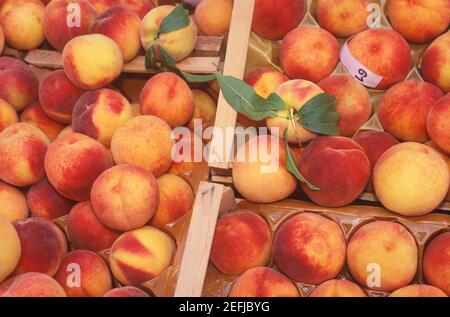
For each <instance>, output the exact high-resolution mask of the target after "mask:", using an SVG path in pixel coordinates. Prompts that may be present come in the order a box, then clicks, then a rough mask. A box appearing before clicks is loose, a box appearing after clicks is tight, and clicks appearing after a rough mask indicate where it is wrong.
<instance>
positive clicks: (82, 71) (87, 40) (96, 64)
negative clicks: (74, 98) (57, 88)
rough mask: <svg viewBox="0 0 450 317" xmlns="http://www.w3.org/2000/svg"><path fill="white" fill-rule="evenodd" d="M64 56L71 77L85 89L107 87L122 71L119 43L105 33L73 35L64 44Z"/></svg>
mask: <svg viewBox="0 0 450 317" xmlns="http://www.w3.org/2000/svg"><path fill="white" fill-rule="evenodd" d="M62 58H63V63H64V71H65V72H66V75H67V77H68V78H69V80H70V81H71V82H72V83H73V84H74V85H75V86H77V87H78V88H81V89H97V88H101V87H103V86H106V85H108V84H110V83H111V82H112V81H113V80H114V79H116V78H117V77H118V76H119V75H120V73H121V72H122V66H123V57H122V52H121V51H120V48H119V46H117V44H116V43H115V42H114V41H113V40H111V39H110V38H109V37H107V36H104V35H102V34H89V35H81V36H77V37H76V38H73V39H72V40H70V41H69V42H68V43H67V44H66V46H65V47H64V50H63V53H62Z"/></svg>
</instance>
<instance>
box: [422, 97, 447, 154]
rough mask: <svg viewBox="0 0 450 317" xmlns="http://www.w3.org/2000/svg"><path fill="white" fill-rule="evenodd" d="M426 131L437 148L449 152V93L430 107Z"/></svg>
mask: <svg viewBox="0 0 450 317" xmlns="http://www.w3.org/2000/svg"><path fill="white" fill-rule="evenodd" d="M427 131H428V134H429V135H430V137H431V139H432V140H433V141H434V142H436V144H437V145H438V146H439V148H440V149H442V150H443V151H444V152H446V153H447V154H450V93H448V94H447V95H445V97H443V98H441V99H439V100H438V101H437V102H436V103H435V104H434V105H433V107H432V108H431V110H430V112H429V114H428V118H427Z"/></svg>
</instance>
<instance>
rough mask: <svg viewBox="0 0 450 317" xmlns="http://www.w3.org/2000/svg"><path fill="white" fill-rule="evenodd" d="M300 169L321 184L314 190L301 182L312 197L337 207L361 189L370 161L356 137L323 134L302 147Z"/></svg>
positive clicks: (366, 177)
mask: <svg viewBox="0 0 450 317" xmlns="http://www.w3.org/2000/svg"><path fill="white" fill-rule="evenodd" d="M299 171H300V173H301V174H302V175H303V176H304V177H305V178H306V179H307V180H308V181H309V182H310V183H312V184H314V185H315V186H316V187H319V188H320V190H318V191H316V190H312V189H310V188H308V186H307V185H306V184H304V183H302V184H301V186H302V189H303V191H304V192H305V193H306V195H308V197H309V198H310V199H311V200H312V201H314V202H315V203H316V204H318V205H321V206H325V207H340V206H345V205H348V204H350V203H351V202H353V201H354V200H355V199H356V198H358V196H359V195H360V194H361V193H362V192H363V191H364V189H365V188H366V185H367V183H368V180H369V176H370V162H369V159H368V158H367V155H366V154H365V153H364V150H363V149H362V148H361V147H360V146H359V145H358V144H357V143H356V142H355V141H353V140H351V139H348V138H344V137H325V136H323V137H319V138H317V139H315V140H313V141H312V142H311V143H310V144H309V145H308V146H307V147H306V148H305V150H304V152H303V154H302V158H301V164H300V166H299Z"/></svg>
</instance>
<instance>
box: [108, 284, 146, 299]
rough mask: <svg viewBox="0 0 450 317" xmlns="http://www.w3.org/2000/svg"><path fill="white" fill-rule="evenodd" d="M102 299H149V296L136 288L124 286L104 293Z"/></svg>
mask: <svg viewBox="0 0 450 317" xmlns="http://www.w3.org/2000/svg"><path fill="white" fill-rule="evenodd" d="M103 297H150V295H148V294H147V293H146V292H144V291H143V290H141V289H139V288H137V287H133V286H125V287H119V288H114V289H112V290H110V291H108V292H106V294H105V295H103Z"/></svg>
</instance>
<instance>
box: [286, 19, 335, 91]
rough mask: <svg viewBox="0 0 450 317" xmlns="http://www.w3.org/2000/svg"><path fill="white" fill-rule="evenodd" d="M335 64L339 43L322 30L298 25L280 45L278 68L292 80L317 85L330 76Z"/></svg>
mask: <svg viewBox="0 0 450 317" xmlns="http://www.w3.org/2000/svg"><path fill="white" fill-rule="evenodd" d="M338 62H339V44H338V42H337V40H336V39H335V38H334V36H333V35H332V34H331V33H329V32H328V31H325V30H324V29H321V28H317V27H311V26H300V27H298V28H296V29H294V30H292V31H291V32H289V33H288V34H287V35H286V36H285V37H284V38H283V42H282V43H281V47H280V64H281V68H283V71H284V72H285V74H286V75H287V76H288V77H290V78H292V79H306V80H309V81H312V82H314V83H317V82H319V81H321V80H322V79H324V78H325V77H328V76H329V75H331V73H332V72H333V70H334V69H335V68H336V66H337V64H338Z"/></svg>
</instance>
